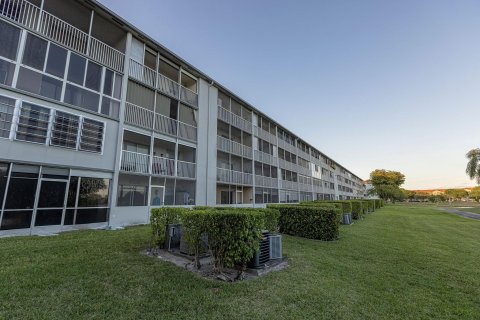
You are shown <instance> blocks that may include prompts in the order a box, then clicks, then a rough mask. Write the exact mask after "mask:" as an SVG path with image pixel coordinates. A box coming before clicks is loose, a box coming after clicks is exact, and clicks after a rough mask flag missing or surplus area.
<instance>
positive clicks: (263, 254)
mask: <svg viewBox="0 0 480 320" xmlns="http://www.w3.org/2000/svg"><path fill="white" fill-rule="evenodd" d="M269 260H270V233H269V232H268V231H266V232H263V233H262V240H260V248H259V249H258V251H257V252H255V254H254V256H253V258H252V260H250V262H249V263H248V266H249V267H250V268H254V269H260V268H263V267H264V266H265V264H266V263H267V262H268V261H269Z"/></svg>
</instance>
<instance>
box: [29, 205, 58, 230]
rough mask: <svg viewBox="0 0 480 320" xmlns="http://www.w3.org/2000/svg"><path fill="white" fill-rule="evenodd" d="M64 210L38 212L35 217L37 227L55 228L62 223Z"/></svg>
mask: <svg viewBox="0 0 480 320" xmlns="http://www.w3.org/2000/svg"><path fill="white" fill-rule="evenodd" d="M62 213H63V209H56V210H44V209H41V210H37V214H36V217H35V226H36V227H40V226H55V225H60V224H61V223H62Z"/></svg>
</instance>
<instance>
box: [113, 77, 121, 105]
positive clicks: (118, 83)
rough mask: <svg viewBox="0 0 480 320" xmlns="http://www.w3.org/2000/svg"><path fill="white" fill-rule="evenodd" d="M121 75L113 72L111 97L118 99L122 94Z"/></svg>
mask: <svg viewBox="0 0 480 320" xmlns="http://www.w3.org/2000/svg"><path fill="white" fill-rule="evenodd" d="M122 81H123V79H122V76H121V75H119V74H117V73H115V86H114V88H113V97H114V98H116V99H120V96H121V94H122Z"/></svg>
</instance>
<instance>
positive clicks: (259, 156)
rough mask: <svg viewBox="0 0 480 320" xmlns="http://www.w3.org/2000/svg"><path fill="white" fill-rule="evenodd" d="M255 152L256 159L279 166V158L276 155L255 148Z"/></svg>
mask: <svg viewBox="0 0 480 320" xmlns="http://www.w3.org/2000/svg"><path fill="white" fill-rule="evenodd" d="M254 154H255V160H256V161H260V162H263V163H266V164H269V165H272V166H278V158H275V157H274V156H272V155H270V154H268V153H265V152H262V151H259V150H255V153H254Z"/></svg>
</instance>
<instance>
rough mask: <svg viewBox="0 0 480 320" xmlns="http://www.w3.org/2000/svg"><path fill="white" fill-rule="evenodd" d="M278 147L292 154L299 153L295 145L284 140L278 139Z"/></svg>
mask: <svg viewBox="0 0 480 320" xmlns="http://www.w3.org/2000/svg"><path fill="white" fill-rule="evenodd" d="M277 143H278V147H279V148H282V149H284V150H287V151H288V152H291V153H294V154H296V153H297V148H296V147H295V146H293V145H291V144H290V143H288V142H286V141H284V140H282V139H280V138H279V139H278V142H277Z"/></svg>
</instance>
